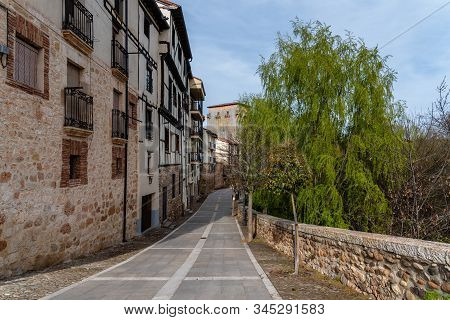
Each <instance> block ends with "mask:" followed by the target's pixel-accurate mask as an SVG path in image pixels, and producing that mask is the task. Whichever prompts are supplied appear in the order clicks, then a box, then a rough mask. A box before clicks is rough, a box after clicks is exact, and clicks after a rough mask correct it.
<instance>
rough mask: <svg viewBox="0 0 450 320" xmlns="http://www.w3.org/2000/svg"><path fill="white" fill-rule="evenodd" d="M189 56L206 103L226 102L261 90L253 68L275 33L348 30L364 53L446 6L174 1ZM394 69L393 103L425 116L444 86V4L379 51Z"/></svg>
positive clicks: (382, 0)
mask: <svg viewBox="0 0 450 320" xmlns="http://www.w3.org/2000/svg"><path fill="white" fill-rule="evenodd" d="M175 2H177V3H179V4H180V5H182V7H183V12H184V15H185V20H186V25H187V28H188V32H189V38H190V43H191V48H192V52H193V56H194V58H193V61H192V70H193V73H194V75H195V76H197V77H200V78H202V79H203V81H204V84H205V89H206V94H207V98H206V105H207V106H209V105H214V104H220V103H226V102H232V101H235V100H237V99H239V97H240V96H241V95H242V94H243V93H258V92H261V84H260V80H259V77H258V75H257V74H256V70H257V68H258V65H259V64H260V63H261V58H262V57H266V58H267V57H269V56H270V54H271V53H273V52H274V51H275V41H276V37H277V33H278V32H280V33H281V34H286V33H288V32H289V31H290V30H291V21H292V20H293V19H295V18H296V17H298V18H299V19H300V20H303V21H315V20H318V21H321V22H323V23H325V24H327V25H330V26H331V28H332V31H333V33H335V34H339V35H345V32H346V31H350V32H352V34H353V35H354V36H355V37H359V38H362V39H364V41H365V42H366V44H367V46H369V47H375V46H378V47H382V46H383V45H385V44H386V43H388V42H389V41H390V40H391V39H393V38H395V37H396V36H398V35H399V34H401V33H402V32H404V31H405V30H407V29H408V28H410V27H411V26H413V25H414V24H416V23H417V22H418V21H420V20H421V19H423V18H424V17H426V16H427V15H429V14H430V13H432V12H433V11H435V10H436V9H438V8H439V7H441V6H443V5H445V4H446V3H447V2H448V1H447V0H408V1H406V0H402V1H400V0H364V1H357V0H315V1H312V0H270V1H269V0H238V1H230V0H178V1H176V0H175ZM381 54H382V55H383V56H388V55H389V56H391V57H390V58H389V60H388V65H389V66H390V67H391V68H393V69H394V70H396V71H397V82H396V83H395V86H394V93H395V98H396V99H397V100H404V101H405V102H406V104H407V106H408V109H407V113H408V114H410V115H417V114H420V113H425V112H426V111H427V109H428V108H429V107H430V106H431V103H432V101H434V100H435V99H436V97H437V92H436V87H437V86H438V85H439V83H440V82H441V81H442V80H443V78H444V77H445V76H448V78H449V82H450V2H449V3H448V5H447V6H445V7H444V8H443V9H442V10H440V11H439V12H437V13H435V14H434V15H433V16H431V17H429V18H428V19H426V20H425V21H423V22H421V23H420V24H419V25H417V26H416V27H414V28H413V29H412V30H410V31H408V32H407V33H406V34H404V35H402V36H401V37H399V38H398V39H396V40H394V41H392V42H391V43H390V44H388V45H387V46H385V47H384V48H383V49H381Z"/></svg>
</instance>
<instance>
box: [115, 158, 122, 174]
mask: <svg viewBox="0 0 450 320" xmlns="http://www.w3.org/2000/svg"><path fill="white" fill-rule="evenodd" d="M121 174H122V158H117V157H116V175H117V176H120V175H121Z"/></svg>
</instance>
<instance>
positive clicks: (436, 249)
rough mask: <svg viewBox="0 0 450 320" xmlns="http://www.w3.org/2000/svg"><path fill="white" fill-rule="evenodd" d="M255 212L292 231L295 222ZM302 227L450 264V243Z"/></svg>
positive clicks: (323, 235)
mask: <svg viewBox="0 0 450 320" xmlns="http://www.w3.org/2000/svg"><path fill="white" fill-rule="evenodd" d="M254 213H256V215H257V219H260V220H265V221H267V222H269V223H271V224H273V225H276V226H278V227H280V228H283V229H286V230H288V231H289V230H290V231H293V227H294V223H293V221H290V220H286V219H281V218H277V217H274V216H270V215H267V214H262V213H259V212H255V211H254ZM299 226H300V228H299V231H300V233H301V234H306V235H311V236H315V237H321V238H325V239H329V240H333V241H340V242H345V243H348V244H354V245H359V246H364V247H368V248H373V249H378V250H383V251H387V252H391V253H394V254H398V255H401V256H405V257H411V258H414V259H420V260H424V261H428V262H431V263H441V264H444V265H450V244H446V243H440V242H432V241H424V240H418V239H411V238H403V237H396V236H390V235H383V234H375V233H368V232H360V231H353V230H345V229H338V228H330V227H321V226H315V225H309V224H299Z"/></svg>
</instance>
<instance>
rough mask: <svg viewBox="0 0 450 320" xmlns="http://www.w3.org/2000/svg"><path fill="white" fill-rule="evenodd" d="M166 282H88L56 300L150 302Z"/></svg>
mask: <svg viewBox="0 0 450 320" xmlns="http://www.w3.org/2000/svg"><path fill="white" fill-rule="evenodd" d="M163 285H164V281H142V280H139V281H86V282H84V283H82V284H81V285H79V286H77V287H75V288H73V289H71V290H69V291H66V292H64V293H62V294H60V295H58V296H57V297H56V298H55V299H56V300H149V299H151V297H152V296H153V295H154V294H155V293H156V292H158V290H159V289H160V288H161V287H162V286H163Z"/></svg>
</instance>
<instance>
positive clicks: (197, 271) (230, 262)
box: [188, 249, 257, 277]
mask: <svg viewBox="0 0 450 320" xmlns="http://www.w3.org/2000/svg"><path fill="white" fill-rule="evenodd" d="M220 276H225V277H233V276H237V277H248V276H257V274H255V268H254V267H253V264H252V262H251V260H250V258H249V256H248V254H247V252H246V251H245V249H244V250H203V251H202V252H201V254H200V256H199V257H198V259H197V261H196V262H195V264H194V265H193V267H192V269H191V271H190V272H189V274H188V277H220Z"/></svg>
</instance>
